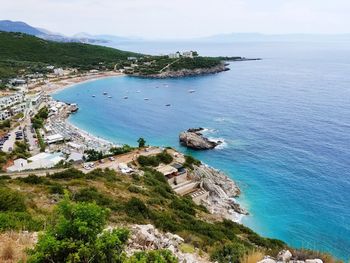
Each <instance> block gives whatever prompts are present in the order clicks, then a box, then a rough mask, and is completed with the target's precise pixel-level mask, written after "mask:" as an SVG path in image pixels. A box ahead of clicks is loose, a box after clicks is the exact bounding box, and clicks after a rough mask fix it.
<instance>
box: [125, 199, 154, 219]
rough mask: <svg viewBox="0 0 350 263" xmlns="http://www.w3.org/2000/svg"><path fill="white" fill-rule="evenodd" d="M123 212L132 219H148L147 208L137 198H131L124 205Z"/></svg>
mask: <svg viewBox="0 0 350 263" xmlns="http://www.w3.org/2000/svg"><path fill="white" fill-rule="evenodd" d="M125 212H126V213H127V215H128V216H129V217H131V218H133V219H147V218H149V210H148V208H147V206H146V205H145V204H144V203H143V202H142V201H141V200H140V199H138V198H136V197H133V198H131V199H130V200H129V201H128V202H127V203H126V204H125Z"/></svg>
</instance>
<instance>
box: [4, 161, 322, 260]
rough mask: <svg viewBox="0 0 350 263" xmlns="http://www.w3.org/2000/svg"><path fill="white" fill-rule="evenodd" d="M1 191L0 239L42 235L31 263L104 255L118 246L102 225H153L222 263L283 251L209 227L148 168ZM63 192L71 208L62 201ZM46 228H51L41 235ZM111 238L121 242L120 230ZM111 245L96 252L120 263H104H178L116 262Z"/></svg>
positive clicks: (30, 182) (225, 226)
mask: <svg viewBox="0 0 350 263" xmlns="http://www.w3.org/2000/svg"><path fill="white" fill-rule="evenodd" d="M189 163H193V160H192V159H190V161H189ZM0 185H2V186H1V187H0V207H1V208H0V231H4V230H8V229H23V230H39V229H40V228H41V230H45V231H46V232H45V234H44V235H43V236H41V237H40V241H39V243H38V245H37V246H36V248H35V249H34V250H33V251H32V255H31V260H32V261H30V262H45V261H40V260H43V258H46V259H47V258H50V257H57V258H59V259H62V261H60V262H66V261H65V260H66V259H68V258H71V257H73V256H77V257H78V258H77V260H76V261H74V262H82V261H83V260H84V259H86V257H90V256H91V251H93V250H94V249H96V246H99V245H101V247H106V246H105V245H106V243H105V242H107V243H108V241H107V240H116V237H115V236H114V232H110V233H109V234H108V235H107V236H105V234H104V233H102V234H101V230H102V229H103V228H104V226H105V224H113V225H115V224H119V225H128V224H133V223H137V224H153V225H154V226H155V227H157V228H158V229H160V230H162V231H164V232H172V233H176V234H178V235H180V236H181V237H182V238H184V240H185V243H186V245H185V246H183V248H182V249H183V250H191V251H192V250H194V249H198V250H199V251H202V252H206V253H208V254H209V255H210V257H211V259H212V260H213V261H215V260H216V261H218V262H220V263H223V262H225V263H226V262H229V261H231V262H240V260H241V259H242V257H244V256H246V255H249V253H251V252H253V251H256V250H259V251H263V253H265V254H270V255H276V253H277V251H279V250H281V249H282V248H284V247H286V245H285V244H284V243H283V242H282V241H279V240H276V239H269V238H264V237H261V236H259V235H258V234H256V233H255V232H253V231H252V230H250V229H249V228H247V227H245V226H243V225H240V224H237V223H234V222H232V221H229V220H223V221H218V220H217V219H216V220H215V219H214V218H213V217H212V215H210V214H209V213H208V212H207V211H206V209H203V207H201V206H197V205H196V204H195V203H194V202H193V201H192V200H191V199H190V198H186V197H181V196H178V195H176V194H175V193H174V192H173V191H172V189H171V187H170V186H169V185H168V183H167V181H166V179H165V178H164V176H163V175H162V174H161V173H159V172H157V171H155V170H153V169H152V168H144V169H143V176H140V175H133V176H125V175H122V174H118V173H116V172H115V171H113V170H109V169H106V170H101V169H95V170H93V171H91V172H89V173H87V174H84V173H83V172H81V171H79V170H76V169H73V168H71V169H67V170H65V171H63V172H60V173H55V174H51V175H48V176H46V177H36V176H34V175H32V176H29V177H28V178H26V179H9V178H8V177H4V178H2V180H1V184H0ZM13 189H20V190H13ZM19 191H20V192H19ZM64 191H66V192H67V194H69V195H70V196H71V199H72V200H73V202H72V201H69V200H67V199H66V198H63V193H64ZM52 195H55V198H56V199H57V198H58V199H61V200H62V198H63V201H62V202H61V203H60V204H59V206H58V208H56V209H55V210H52V207H53V206H54V205H53V204H52V203H51V202H50V200H52ZM45 200H47V201H46V203H43V201H45ZM37 204H40V205H37ZM86 210H88V211H86ZM52 211H53V212H52ZM108 215H109V216H108ZM91 218H93V220H91ZM45 225H49V227H48V228H43V226H45ZM116 231H119V232H118V233H119V234H115V235H116V236H117V237H118V238H119V240H120V239H121V237H120V233H121V232H120V231H121V230H116ZM123 231H125V230H123ZM123 233H125V232H123ZM102 237H103V238H102ZM101 238H102V240H101ZM102 244H104V245H102ZM108 244H110V243H108ZM117 244H118V246H117V247H113V246H112V248H111V247H110V246H107V247H108V248H106V249H109V248H111V249H112V250H113V251H110V250H101V251H109V252H108V253H107V252H106V253H107V254H108V255H113V257H119V259H120V260H121V261H113V260H112V261H108V262H164V263H165V262H176V261H172V260H175V259H173V257H172V255H171V254H169V252H167V251H157V252H155V253H156V254H155V255H154V254H152V253H153V252H150V253H141V254H135V255H133V256H132V257H130V258H122V257H121V255H122V254H123V252H122V251H123V247H124V244H125V243H123V242H122V243H118V242H117ZM63 247H64V248H65V249H63ZM67 247H69V248H70V249H66V248H67ZM80 248H84V249H82V250H81V249H80ZM84 251H85V252H86V254H85V252H84ZM116 251H119V252H116ZM52 253H54V254H52ZM98 253H100V252H98ZM104 253H105V252H101V254H99V255H96V257H97V258H98V259H99V262H106V261H105V259H104V258H103V257H104ZM320 257H321V256H320ZM321 258H322V257H321ZM35 260H36V261H35ZM91 262H95V261H91Z"/></svg>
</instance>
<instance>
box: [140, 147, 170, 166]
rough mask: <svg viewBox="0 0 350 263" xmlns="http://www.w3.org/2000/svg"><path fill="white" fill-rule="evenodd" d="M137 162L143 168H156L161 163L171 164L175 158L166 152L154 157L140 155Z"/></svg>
mask: <svg viewBox="0 0 350 263" xmlns="http://www.w3.org/2000/svg"><path fill="white" fill-rule="evenodd" d="M137 161H138V163H139V164H140V165H141V166H153V167H156V166H158V165H159V164H160V163H165V164H170V163H171V162H172V161H173V157H172V156H171V155H170V154H168V153H167V152H166V151H163V152H161V153H158V154H157V155H153V156H143V155H140V156H139V157H138V158H137Z"/></svg>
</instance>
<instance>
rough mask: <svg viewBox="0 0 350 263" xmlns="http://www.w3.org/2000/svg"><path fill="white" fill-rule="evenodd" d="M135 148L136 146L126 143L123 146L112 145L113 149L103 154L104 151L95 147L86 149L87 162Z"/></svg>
mask: <svg viewBox="0 0 350 263" xmlns="http://www.w3.org/2000/svg"><path fill="white" fill-rule="evenodd" d="M134 149H135V148H133V147H131V146H129V145H127V144H125V145H123V146H122V147H112V148H111V149H109V152H110V153H108V154H103V152H101V151H96V150H95V149H89V150H86V151H85V152H84V153H85V154H86V161H87V162H94V161H98V160H101V159H104V158H108V157H112V156H115V155H120V154H124V153H128V152H131V151H132V150H134Z"/></svg>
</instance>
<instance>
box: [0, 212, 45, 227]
mask: <svg viewBox="0 0 350 263" xmlns="http://www.w3.org/2000/svg"><path fill="white" fill-rule="evenodd" d="M42 226H43V224H42V222H40V221H38V220H35V219H33V218H32V217H31V215H30V214H28V213H27V212H0V231H5V230H28V231H38V230H40V229H41V227H42Z"/></svg>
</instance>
